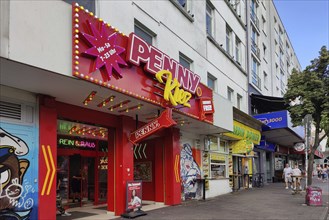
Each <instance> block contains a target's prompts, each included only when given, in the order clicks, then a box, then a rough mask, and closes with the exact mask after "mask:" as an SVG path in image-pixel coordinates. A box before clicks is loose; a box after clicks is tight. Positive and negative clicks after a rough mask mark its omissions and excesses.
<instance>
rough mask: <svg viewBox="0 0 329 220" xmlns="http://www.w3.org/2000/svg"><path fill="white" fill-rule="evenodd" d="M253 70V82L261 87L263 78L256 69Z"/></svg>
mask: <svg viewBox="0 0 329 220" xmlns="http://www.w3.org/2000/svg"><path fill="white" fill-rule="evenodd" d="M251 72H252V84H254V85H255V86H256V87H257V88H259V89H261V85H262V82H261V79H260V77H259V76H258V75H257V73H256V72H255V71H254V70H251Z"/></svg>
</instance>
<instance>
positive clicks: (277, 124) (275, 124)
mask: <svg viewBox="0 0 329 220" xmlns="http://www.w3.org/2000/svg"><path fill="white" fill-rule="evenodd" d="M253 117H254V118H256V119H258V120H259V121H261V122H262V123H263V124H265V125H267V126H269V127H270V128H271V129H274V128H286V127H287V126H288V122H287V121H288V111H286V110H285V111H277V112H270V113H266V114H259V115H254V116H253Z"/></svg>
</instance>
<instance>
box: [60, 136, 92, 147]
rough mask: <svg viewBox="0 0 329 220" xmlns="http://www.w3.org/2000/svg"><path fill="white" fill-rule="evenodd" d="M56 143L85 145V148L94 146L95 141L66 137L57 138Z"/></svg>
mask: <svg viewBox="0 0 329 220" xmlns="http://www.w3.org/2000/svg"><path fill="white" fill-rule="evenodd" d="M58 144H59V145H64V146H73V147H87V148H95V147H96V143H95V142H92V141H79V140H71V139H66V138H60V139H58Z"/></svg>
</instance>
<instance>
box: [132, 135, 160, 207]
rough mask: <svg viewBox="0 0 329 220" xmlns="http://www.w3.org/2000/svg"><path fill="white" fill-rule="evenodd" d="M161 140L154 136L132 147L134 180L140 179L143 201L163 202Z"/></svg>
mask: <svg viewBox="0 0 329 220" xmlns="http://www.w3.org/2000/svg"><path fill="white" fill-rule="evenodd" d="M163 155H164V154H163V140H162V138H154V139H151V140H146V141H143V142H141V143H139V144H138V145H136V146H135V147H134V180H141V181H142V186H143V191H142V200H143V203H144V205H145V203H154V202H164V176H163V169H164V165H163V163H164V160H163Z"/></svg>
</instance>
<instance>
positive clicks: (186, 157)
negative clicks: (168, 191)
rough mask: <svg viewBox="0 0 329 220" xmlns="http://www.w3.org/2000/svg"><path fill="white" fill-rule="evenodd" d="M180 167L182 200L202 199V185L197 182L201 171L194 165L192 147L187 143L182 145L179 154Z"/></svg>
mask: <svg viewBox="0 0 329 220" xmlns="http://www.w3.org/2000/svg"><path fill="white" fill-rule="evenodd" d="M180 167H181V169H180V170H181V179H182V193H183V196H182V199H183V200H188V199H199V198H200V197H202V183H201V182H197V180H198V179H201V171H200V167H199V165H198V164H197V163H196V161H195V159H194V157H193V153H192V147H191V145H190V144H189V143H185V144H183V148H182V149H181V153H180Z"/></svg>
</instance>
